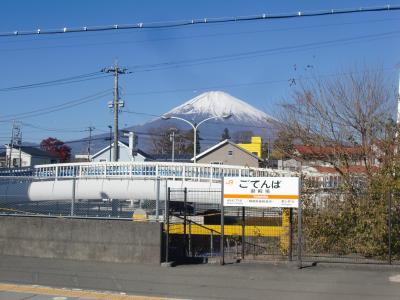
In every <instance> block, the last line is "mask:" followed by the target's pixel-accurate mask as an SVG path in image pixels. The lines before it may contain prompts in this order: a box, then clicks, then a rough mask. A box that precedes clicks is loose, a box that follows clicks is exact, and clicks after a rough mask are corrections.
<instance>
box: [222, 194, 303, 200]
mask: <svg viewBox="0 0 400 300" xmlns="http://www.w3.org/2000/svg"><path fill="white" fill-rule="evenodd" d="M224 198H237V199H295V200H297V199H299V196H297V195H263V194H249V195H243V194H224Z"/></svg>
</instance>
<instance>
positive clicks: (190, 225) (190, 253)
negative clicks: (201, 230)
mask: <svg viewBox="0 0 400 300" xmlns="http://www.w3.org/2000/svg"><path fill="white" fill-rule="evenodd" d="M189 256H192V222H189Z"/></svg>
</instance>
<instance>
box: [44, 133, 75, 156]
mask: <svg viewBox="0 0 400 300" xmlns="http://www.w3.org/2000/svg"><path fill="white" fill-rule="evenodd" d="M40 148H41V149H42V150H44V151H47V152H49V153H51V154H53V155H55V156H57V157H58V158H59V159H60V161H61V162H67V161H69V159H70V158H71V148H70V147H69V146H68V145H66V144H65V143H64V142H62V141H60V140H58V139H56V138H53V137H49V138H47V139H44V140H42V141H41V142H40Z"/></svg>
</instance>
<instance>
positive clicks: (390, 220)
mask: <svg viewBox="0 0 400 300" xmlns="http://www.w3.org/2000/svg"><path fill="white" fill-rule="evenodd" d="M392 196H393V195H392V193H388V202H389V203H388V217H389V220H388V221H389V224H388V225H389V241H388V244H389V245H388V247H389V249H388V250H389V253H388V254H389V255H388V262H389V265H391V264H392Z"/></svg>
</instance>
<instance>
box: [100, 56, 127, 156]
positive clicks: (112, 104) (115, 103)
mask: <svg viewBox="0 0 400 300" xmlns="http://www.w3.org/2000/svg"><path fill="white" fill-rule="evenodd" d="M101 71H102V72H104V73H112V74H113V75H114V99H113V101H112V102H111V101H110V102H109V103H108V107H109V108H112V109H113V110H114V153H113V154H114V155H113V161H118V141H119V135H118V113H119V108H120V107H124V101H120V99H119V87H118V75H119V74H128V73H130V72H128V70H127V69H126V68H120V67H118V63H117V62H115V63H114V66H113V67H111V68H104V69H102V70H101Z"/></svg>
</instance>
